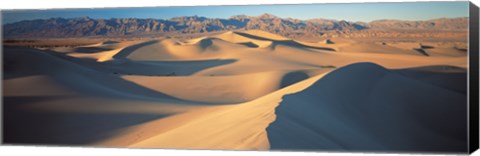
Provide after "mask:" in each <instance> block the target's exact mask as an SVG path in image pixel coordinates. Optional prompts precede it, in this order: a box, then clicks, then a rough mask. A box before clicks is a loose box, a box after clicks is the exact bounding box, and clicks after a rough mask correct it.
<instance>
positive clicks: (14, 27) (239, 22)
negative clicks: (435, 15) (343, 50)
mask: <svg viewBox="0 0 480 156" xmlns="http://www.w3.org/2000/svg"><path fill="white" fill-rule="evenodd" d="M467 28H468V18H467V17H462V18H441V19H434V20H427V21H400V20H377V21H372V22H368V23H364V22H349V21H345V20H329V19H310V20H299V19H293V18H280V17H277V16H275V15H271V14H262V15H260V16H246V15H236V16H232V17H230V18H228V19H219V18H206V17H200V16H181V17H174V18H170V19H152V18H149V19H139V18H111V19H93V18H90V17H77V18H68V19H66V18H50V19H36V20H25V21H20V22H15V23H11V24H4V25H3V35H4V38H7V39H11V38H66V37H91V36H105V37H114V36H128V35H149V34H161V33H169V32H174V33H205V32H214V31H226V30H251V29H260V30H264V31H268V32H271V33H276V34H280V35H284V36H292V35H297V36H298V35H300V36H301V35H312V34H313V35H319V36H321V35H322V34H323V33H325V32H329V31H339V32H342V33H345V32H352V31H361V30H366V29H368V30H397V29H402V30H403V29H405V30H407V29H408V30H439V31H441V30H448V31H465V30H467Z"/></svg>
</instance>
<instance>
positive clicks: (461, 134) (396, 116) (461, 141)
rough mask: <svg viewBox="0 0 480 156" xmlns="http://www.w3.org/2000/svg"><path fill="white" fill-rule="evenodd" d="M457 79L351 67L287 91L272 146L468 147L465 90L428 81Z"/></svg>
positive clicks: (437, 149)
mask: <svg viewBox="0 0 480 156" xmlns="http://www.w3.org/2000/svg"><path fill="white" fill-rule="evenodd" d="M409 74H419V73H409ZM450 76H451V75H432V74H431V73H421V74H420V75H416V76H408V77H406V76H404V75H403V74H398V72H396V71H394V70H388V69H386V68H384V67H381V66H379V65H376V64H372V63H355V64H351V65H347V66H344V67H342V68H340V69H337V70H335V71H332V72H331V73H329V74H327V75H325V76H324V77H323V78H321V79H319V80H317V82H315V83H314V84H312V85H311V86H309V87H308V88H306V89H304V90H302V91H300V92H297V93H293V94H289V95H285V96H283V98H282V101H281V102H280V104H279V105H278V106H277V108H275V115H276V119H275V121H273V122H272V123H270V125H269V126H268V127H267V129H266V131H267V135H268V140H269V143H270V147H271V150H302V151H303V150H309V151H319V150H331V151H377V152H378V151H389V152H465V151H466V149H467V147H468V146H467V136H468V135H467V118H466V117H465V114H466V111H467V108H466V107H467V105H466V102H467V98H466V94H459V93H457V92H452V91H450V90H446V89H444V88H439V87H437V86H436V85H432V84H431V83H425V82H426V81H430V80H437V79H440V80H447V81H451V80H454V79H456V78H454V79H450V78H445V77H450ZM428 77H430V78H428ZM431 77H434V78H433V79H432V78H431ZM417 78H426V79H425V80H418V79H417ZM458 80H459V81H457V82H455V83H456V84H462V85H464V84H466V83H467V82H466V79H464V80H460V79H458ZM443 82H446V81H443ZM446 114H448V115H446ZM452 127H455V128H452Z"/></svg>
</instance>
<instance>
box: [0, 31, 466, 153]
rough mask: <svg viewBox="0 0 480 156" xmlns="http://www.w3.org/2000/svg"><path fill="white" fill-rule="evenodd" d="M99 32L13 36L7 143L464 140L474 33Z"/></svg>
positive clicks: (224, 145)
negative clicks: (415, 37)
mask: <svg viewBox="0 0 480 156" xmlns="http://www.w3.org/2000/svg"><path fill="white" fill-rule="evenodd" d="M91 42H92V43H85V44H82V45H75V46H69V47H41V48H39V47H19V46H5V47H4V54H3V56H4V77H3V85H4V88H3V94H4V125H5V127H4V128H5V129H4V134H6V135H4V139H5V142H7V143H21V144H52V145H90V146H100V147H134V148H177V149H235V150H321V149H323V150H345V149H348V150H354V151H365V150H383V151H387V150H393V151H412V150H413V151H416V150H418V151H438V150H439V149H440V150H445V151H459V150H465V148H466V147H467V146H466V142H467V141H466V139H467V136H464V135H465V133H464V131H466V127H467V126H466V118H465V117H464V114H466V104H465V103H466V97H467V93H466V86H467V84H466V83H467V82H466V69H467V68H468V64H467V59H468V56H467V52H466V44H465V42H463V41H459V42H453V41H452V42H434V41H428V42H423V41H394V40H389V41H386V42H379V41H370V40H359V39H352V38H342V37H336V38H335V37H334V38H328V39H327V38H326V39H322V40H319V41H302V40H295V39H290V38H287V37H283V36H280V35H277V34H272V33H269V32H265V31H261V30H245V31H226V32H223V33H218V34H211V35H206V36H203V37H198V38H193V39H184V38H183V39H182V38H175V37H168V38H159V39H151V40H150V39H149V40H145V39H144V40H140V39H138V40H121V41H106V40H103V41H97V40H93V41H91ZM464 104H465V105H464ZM451 127H456V128H455V129H452V128H451ZM352 140H355V141H352Z"/></svg>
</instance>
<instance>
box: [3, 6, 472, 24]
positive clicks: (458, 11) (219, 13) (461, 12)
mask: <svg viewBox="0 0 480 156" xmlns="http://www.w3.org/2000/svg"><path fill="white" fill-rule="evenodd" d="M263 13H270V14H273V15H276V16H280V17H284V18H285V17H292V18H297V19H312V18H325V19H337V20H347V21H363V22H369V21H372V20H378V19H399V20H429V19H435V18H442V17H448V18H453V17H467V16H468V2H464V1H463V2H462V1H457V2H414V3H353V4H312V5H305V4H301V5H253V6H199V7H156V8H152V7H149V8H107V9H102V8H97V9H66V10H63V9H62V10H60V9H57V10H3V11H2V16H3V17H2V21H3V23H4V24H6V23H12V22H17V21H21V20H30V19H46V18H52V17H63V18H72V17H82V16H89V17H90V18H104V19H108V18H129V17H135V18H156V19H168V18H171V17H177V16H193V15H198V16H205V17H210V18H228V17H230V16H232V15H241V14H243V15H249V16H257V15H260V14H263Z"/></svg>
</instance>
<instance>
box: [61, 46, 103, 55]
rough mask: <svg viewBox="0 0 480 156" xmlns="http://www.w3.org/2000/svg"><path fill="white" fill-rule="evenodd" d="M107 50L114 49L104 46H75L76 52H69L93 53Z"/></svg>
mask: <svg viewBox="0 0 480 156" xmlns="http://www.w3.org/2000/svg"><path fill="white" fill-rule="evenodd" d="M107 50H112V49H109V48H102V47H77V48H74V52H68V53H86V54H92V53H98V52H103V51H107Z"/></svg>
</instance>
